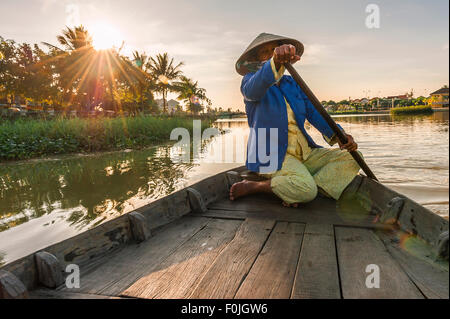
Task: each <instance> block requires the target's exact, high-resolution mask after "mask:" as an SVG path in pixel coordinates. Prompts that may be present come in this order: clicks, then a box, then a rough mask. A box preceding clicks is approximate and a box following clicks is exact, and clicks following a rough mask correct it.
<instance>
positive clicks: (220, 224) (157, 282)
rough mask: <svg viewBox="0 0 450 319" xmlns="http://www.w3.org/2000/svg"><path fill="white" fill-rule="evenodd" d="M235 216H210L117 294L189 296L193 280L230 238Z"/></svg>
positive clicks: (234, 224) (200, 274) (168, 297)
mask: <svg viewBox="0 0 450 319" xmlns="http://www.w3.org/2000/svg"><path fill="white" fill-rule="evenodd" d="M241 223H242V222H241V221H237V220H214V219H213V220H211V221H210V222H209V223H208V224H207V225H206V227H205V228H203V229H202V230H201V231H199V232H198V233H197V234H195V235H194V236H193V237H192V238H191V239H190V240H188V241H187V242H185V243H184V244H183V245H181V246H180V247H179V248H178V249H177V250H176V251H175V252H174V253H173V254H172V255H170V256H169V257H168V258H167V259H166V260H165V261H164V262H162V263H161V265H159V267H158V269H159V270H156V271H154V272H152V273H151V274H149V275H147V276H145V277H142V278H141V279H139V280H138V281H137V282H136V283H134V284H133V285H132V286H131V287H129V288H128V289H126V290H125V291H124V292H123V293H122V294H121V295H124V296H130V297H138V298H149V299H153V298H162V299H181V298H189V296H190V295H191V294H192V289H193V287H195V284H196V283H197V281H198V280H199V279H200V278H201V276H202V275H203V274H204V273H205V272H206V271H207V270H208V268H209V267H210V266H211V264H212V263H213V262H214V260H215V258H216V257H217V255H218V254H219V253H220V252H221V251H222V250H223V249H224V248H225V247H226V245H227V244H228V243H229V242H230V241H231V240H232V239H233V237H234V236H235V234H236V230H237V228H238V227H239V225H240V224H241Z"/></svg>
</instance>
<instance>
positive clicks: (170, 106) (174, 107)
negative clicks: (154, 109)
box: [155, 99, 180, 113]
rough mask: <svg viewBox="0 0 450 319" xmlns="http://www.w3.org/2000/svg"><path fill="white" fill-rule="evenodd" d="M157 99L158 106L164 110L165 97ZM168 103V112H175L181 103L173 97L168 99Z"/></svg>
mask: <svg viewBox="0 0 450 319" xmlns="http://www.w3.org/2000/svg"><path fill="white" fill-rule="evenodd" d="M155 101H156V103H157V104H158V107H159V109H160V110H161V112H162V111H163V99H157V100H155ZM166 105H167V112H168V113H174V112H175V111H176V110H177V106H178V105H180V103H178V102H177V101H176V100H174V99H171V100H169V101H166Z"/></svg>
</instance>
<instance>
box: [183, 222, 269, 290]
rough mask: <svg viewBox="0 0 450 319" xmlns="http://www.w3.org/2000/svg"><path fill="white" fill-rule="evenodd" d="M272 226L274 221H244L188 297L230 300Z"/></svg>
mask: <svg viewBox="0 0 450 319" xmlns="http://www.w3.org/2000/svg"><path fill="white" fill-rule="evenodd" d="M274 225H275V221H274V220H266V219H246V220H245V221H244V222H243V223H242V225H241V227H240V228H239V230H238V231H237V233H236V236H235V237H234V238H233V240H232V241H231V242H230V243H229V244H228V246H227V247H226V248H225V249H224V250H223V251H222V252H221V253H220V255H219V256H217V258H216V260H215V261H214V263H213V264H212V265H211V267H210V268H209V270H208V271H207V272H206V273H205V275H204V276H203V278H202V279H201V280H200V282H199V283H198V285H197V287H196V288H195V289H194V291H193V293H192V295H191V296H190V298H193V299H202V298H208V299H209V298H212V299H215V298H233V297H234V295H235V294H236V291H237V290H238V288H239V285H240V284H241V282H242V280H243V279H244V277H245V276H246V275H247V274H248V272H249V271H250V268H251V267H252V265H253V263H254V261H255V259H256V257H257V256H258V254H259V252H260V251H261V249H262V247H263V245H264V243H265V242H266V240H267V237H268V236H269V234H270V232H271V231H272V228H273V227H274Z"/></svg>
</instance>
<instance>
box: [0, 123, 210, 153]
mask: <svg viewBox="0 0 450 319" xmlns="http://www.w3.org/2000/svg"><path fill="white" fill-rule="evenodd" d="M192 120H193V118H192V117H168V116H165V117H164V116H161V117H153V116H144V115H143V116H137V117H118V118H91V119H89V118H88V119H85V118H72V119H66V118H57V119H53V120H33V119H20V120H16V121H5V122H3V123H2V124H0V161H13V160H24V159H31V158H38V157H42V156H49V155H59V154H70V153H91V152H99V151H112V150H121V149H130V148H131V149H139V148H142V147H146V146H150V145H155V144H157V143H162V142H166V141H168V140H169V138H170V133H171V132H172V130H173V129H174V128H177V127H183V128H186V129H187V130H188V131H189V132H191V133H192V128H193V121H192ZM215 120H216V119H215V118H213V117H203V118H202V127H209V126H211V124H212V123H213V122H214V121H215Z"/></svg>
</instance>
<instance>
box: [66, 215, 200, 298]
mask: <svg viewBox="0 0 450 319" xmlns="http://www.w3.org/2000/svg"><path fill="white" fill-rule="evenodd" d="M207 223H208V219H206V218H191V217H183V218H181V219H179V220H177V221H175V222H173V223H171V224H169V225H166V226H164V227H162V228H161V229H159V230H158V231H155V234H154V236H153V237H151V238H150V239H149V240H147V241H145V242H143V243H140V244H139V245H130V246H127V247H125V248H124V249H122V250H121V251H118V252H116V253H115V254H114V255H113V256H110V257H109V258H107V260H106V261H105V262H104V263H103V264H100V265H99V266H97V267H96V268H94V269H93V270H92V271H90V272H88V273H86V274H82V276H81V283H80V284H81V287H80V289H70V290H69V289H66V288H64V289H63V290H67V291H69V292H81V293H88V294H100V295H108V296H117V295H119V294H120V293H121V292H122V291H124V290H125V289H126V288H128V287H129V286H131V285H132V284H133V283H134V282H135V281H136V280H138V279H140V278H141V277H143V276H146V275H148V274H150V273H152V272H154V271H155V270H156V269H157V268H158V266H159V265H160V264H161V263H162V262H163V261H164V260H165V259H166V258H167V257H168V256H170V255H171V254H172V253H173V252H174V251H175V250H176V249H177V248H178V247H179V246H181V245H182V244H183V243H185V242H186V241H188V240H189V239H190V238H191V237H192V236H194V235H195V234H196V233H197V232H199V231H200V230H201V229H202V228H203V227H205V226H206V224H207Z"/></svg>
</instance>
